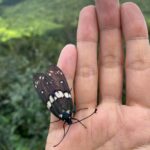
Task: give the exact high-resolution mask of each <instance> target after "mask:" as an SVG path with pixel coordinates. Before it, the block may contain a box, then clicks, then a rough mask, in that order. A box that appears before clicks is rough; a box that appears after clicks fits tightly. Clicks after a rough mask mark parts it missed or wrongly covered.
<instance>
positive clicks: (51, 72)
mask: <svg viewBox="0 0 150 150" xmlns="http://www.w3.org/2000/svg"><path fill="white" fill-rule="evenodd" d="M47 75H48V76H49V77H50V78H52V80H53V81H52V82H53V84H54V85H55V91H58V90H61V91H67V92H70V88H69V86H68V83H67V80H66V77H65V75H64V73H63V71H62V70H61V69H60V68H59V67H57V66H54V65H52V66H50V67H49V69H48V71H47Z"/></svg>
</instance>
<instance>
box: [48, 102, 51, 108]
mask: <svg viewBox="0 0 150 150" xmlns="http://www.w3.org/2000/svg"><path fill="white" fill-rule="evenodd" d="M47 108H48V109H50V108H51V103H50V101H48V102H47Z"/></svg>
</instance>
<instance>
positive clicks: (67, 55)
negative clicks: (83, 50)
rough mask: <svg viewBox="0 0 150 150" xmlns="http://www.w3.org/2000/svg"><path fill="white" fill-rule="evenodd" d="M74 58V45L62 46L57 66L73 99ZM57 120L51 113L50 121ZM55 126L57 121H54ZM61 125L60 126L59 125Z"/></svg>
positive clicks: (75, 54) (75, 52)
mask: <svg viewBox="0 0 150 150" xmlns="http://www.w3.org/2000/svg"><path fill="white" fill-rule="evenodd" d="M76 60H77V51H76V48H75V46H74V45H72V44H68V45H67V46H65V47H64V48H63V50H62V51H61V54H60V56H59V59H58V63H57V66H58V67H59V68H60V69H61V70H62V71H63V73H64V75H65V77H66V79H67V82H68V84H69V88H70V89H72V90H71V95H72V99H74V92H73V91H74V88H73V81H74V76H75V68H76ZM55 120H58V118H56V117H55V116H54V115H51V122H52V121H55ZM54 124H55V126H56V124H57V123H54ZM61 127H62V126H61Z"/></svg>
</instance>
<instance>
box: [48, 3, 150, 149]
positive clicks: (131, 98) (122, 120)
mask: <svg viewBox="0 0 150 150" xmlns="http://www.w3.org/2000/svg"><path fill="white" fill-rule="evenodd" d="M96 12H97V15H96ZM97 18H98V19H97ZM120 18H121V19H120ZM97 20H98V21H97ZM98 34H99V35H100V42H99V41H98ZM122 34H123V36H124V37H125V44H126V58H125V65H124V55H123V54H124V52H123V48H122ZM98 42H99V43H100V46H99V55H98V60H97V46H98ZM97 64H98V65H97ZM58 66H59V67H60V68H61V69H62V70H63V72H64V73H65V75H66V78H67V80H68V83H69V86H70V88H71V87H73V90H72V96H73V99H74V98H75V101H76V106H77V109H80V108H89V109H88V110H81V111H79V112H77V113H76V114H75V117H76V118H78V119H81V118H83V117H85V116H87V115H89V114H90V113H92V112H93V110H94V109H95V107H96V106H97V95H98V93H99V98H98V106H97V108H98V110H97V113H96V114H94V115H93V116H91V117H90V118H88V119H86V120H84V121H82V123H83V124H84V125H86V127H87V129H85V128H84V127H83V126H82V125H81V124H80V123H77V124H74V125H71V128H70V130H69V132H68V134H67V135H66V137H65V139H64V140H63V141H62V142H61V144H60V145H59V146H57V147H55V148H54V147H53V145H55V144H57V143H58V142H59V141H60V139H61V138H62V136H63V125H62V124H63V122H62V121H60V122H58V123H53V124H51V125H50V131H49V134H48V137H47V143H46V150H52V149H56V150H133V149H134V150H149V149H150V46H149V41H148V31H147V27H146V23H145V20H144V17H143V15H142V13H141V11H140V9H139V8H138V7H137V6H136V5H135V4H134V3H124V4H122V5H121V6H119V4H118V2H117V0H109V1H108V0H96V8H95V6H87V7H85V8H83V9H82V10H81V12H80V16H79V24H78V30H77V48H76V47H75V46H73V45H71V44H69V45H67V46H66V47H65V48H64V49H63V50H62V52H61V54H60V57H59V60H58ZM124 66H125V74H126V105H122V87H123V80H124V79H123V68H124ZM98 84H99V89H98ZM97 91H98V92H97ZM51 120H52V121H53V120H56V118H55V117H54V116H52V117H51Z"/></svg>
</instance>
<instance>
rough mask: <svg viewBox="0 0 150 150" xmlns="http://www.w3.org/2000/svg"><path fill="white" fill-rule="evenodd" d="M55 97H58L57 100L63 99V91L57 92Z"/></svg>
mask: <svg viewBox="0 0 150 150" xmlns="http://www.w3.org/2000/svg"><path fill="white" fill-rule="evenodd" d="M55 95H56V97H57V98H62V97H63V93H62V91H58V92H55Z"/></svg>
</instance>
